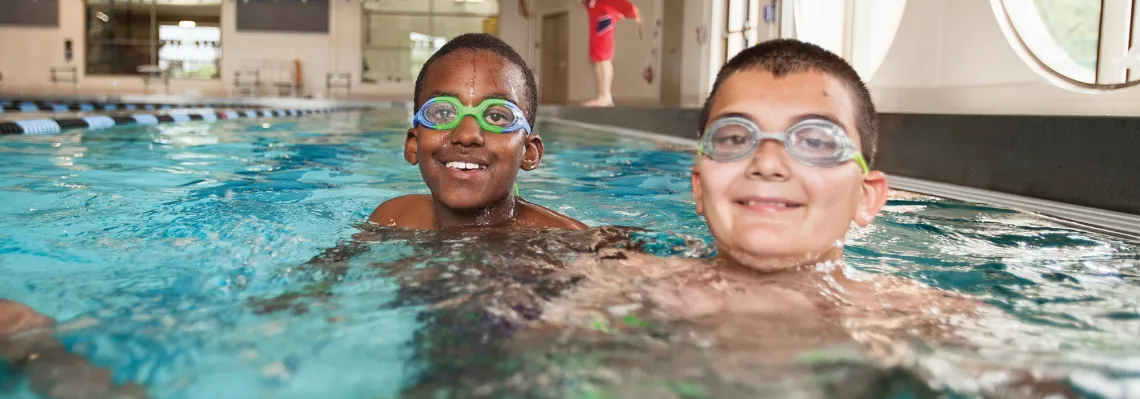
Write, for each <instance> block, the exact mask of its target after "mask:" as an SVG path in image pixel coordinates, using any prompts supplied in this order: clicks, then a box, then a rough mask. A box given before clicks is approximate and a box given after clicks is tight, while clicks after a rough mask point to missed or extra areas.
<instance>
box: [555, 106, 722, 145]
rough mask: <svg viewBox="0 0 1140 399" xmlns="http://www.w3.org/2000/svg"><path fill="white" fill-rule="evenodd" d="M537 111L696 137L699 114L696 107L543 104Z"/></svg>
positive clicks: (560, 116) (597, 122)
mask: <svg viewBox="0 0 1140 399" xmlns="http://www.w3.org/2000/svg"><path fill="white" fill-rule="evenodd" d="M538 114H539V115H550V116H557V117H559V118H565V119H570V120H576V121H580V122H586V123H594V124H598V125H610V126H617V127H624V128H627V129H636V130H644V131H647V132H654V133H661V134H666V135H670V136H676V137H685V138H690V139H696V138H697V119H700V117H701V110H700V109H697V108H624V107H623V108H616V107H615V108H583V107H557V106H545V105H544V106H541V107H539V113H538Z"/></svg>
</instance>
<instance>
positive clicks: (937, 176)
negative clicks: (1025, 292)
mask: <svg viewBox="0 0 1140 399" xmlns="http://www.w3.org/2000/svg"><path fill="white" fill-rule="evenodd" d="M540 114H542V115H551V116H558V117H561V118H566V119H572V120H577V121H582V122H587V123H595V124H602V125H612V126H619V127H624V128H629V129H637V130H644V131H650V132H657V133H661V134H666V135H670V136H676V137H686V138H695V137H696V133H695V132H696V125H697V119H698V118H699V117H700V110H699V109H692V108H689V109H677V108H577V107H563V108H559V107H544V108H542V112H540ZM879 115H880V116H879V117H880V118H881V125H880V126H881V128H880V133H879V152H878V154H877V156H876V158H875V169H879V170H882V171H884V172H886V173H888V174H893V175H898V176H905V177H914V178H918V179H924V180H930V181H935V182H942V183H950V184H957V185H962V186H967V187H974V188H980V189H985V190H991V191H997V192H1003V193H1008V194H1016V195H1022V196H1027V197H1033V198H1039V199H1047V200H1052V201H1058V202H1064V203H1069V204H1073V205H1081V206H1087V207H1093V208H1099V209H1106V210H1112V211H1117V212H1125V213H1131V214H1136V215H1140V118H1129V117H1069V116H1012V115H933V114H891V113H886V114H879Z"/></svg>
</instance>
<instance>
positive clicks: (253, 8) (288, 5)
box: [236, 0, 329, 33]
mask: <svg viewBox="0 0 1140 399" xmlns="http://www.w3.org/2000/svg"><path fill="white" fill-rule="evenodd" d="M236 5H237V19H236V21H237V30H239V31H273V32H298V33H328V31H329V0H308V1H304V2H302V1H300V0H280V1H264V0H262V1H250V2H245V1H239V2H237V3H236Z"/></svg>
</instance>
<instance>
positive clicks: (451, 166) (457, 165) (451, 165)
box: [444, 162, 486, 170]
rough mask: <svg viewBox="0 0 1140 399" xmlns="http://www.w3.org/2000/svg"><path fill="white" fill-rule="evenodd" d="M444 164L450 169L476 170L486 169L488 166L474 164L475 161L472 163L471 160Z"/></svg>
mask: <svg viewBox="0 0 1140 399" xmlns="http://www.w3.org/2000/svg"><path fill="white" fill-rule="evenodd" d="M444 166H447V167H448V168H449V169H459V170H476V169H485V168H486V166H483V165H479V164H474V163H470V162H448V163H447V164H446V165H444Z"/></svg>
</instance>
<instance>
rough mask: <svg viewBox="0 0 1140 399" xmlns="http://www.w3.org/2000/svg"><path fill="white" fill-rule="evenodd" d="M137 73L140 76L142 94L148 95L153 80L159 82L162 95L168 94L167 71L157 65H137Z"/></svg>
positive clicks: (168, 80) (168, 81)
mask: <svg viewBox="0 0 1140 399" xmlns="http://www.w3.org/2000/svg"><path fill="white" fill-rule="evenodd" d="M138 71H139V73H141V74H142V80H143V94H150V83H151V82H152V81H154V80H161V81H162V86H163V93H165V94H170V73H169V71H168V70H166V69H163V68H162V67H160V66H158V65H139V67H138Z"/></svg>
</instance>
